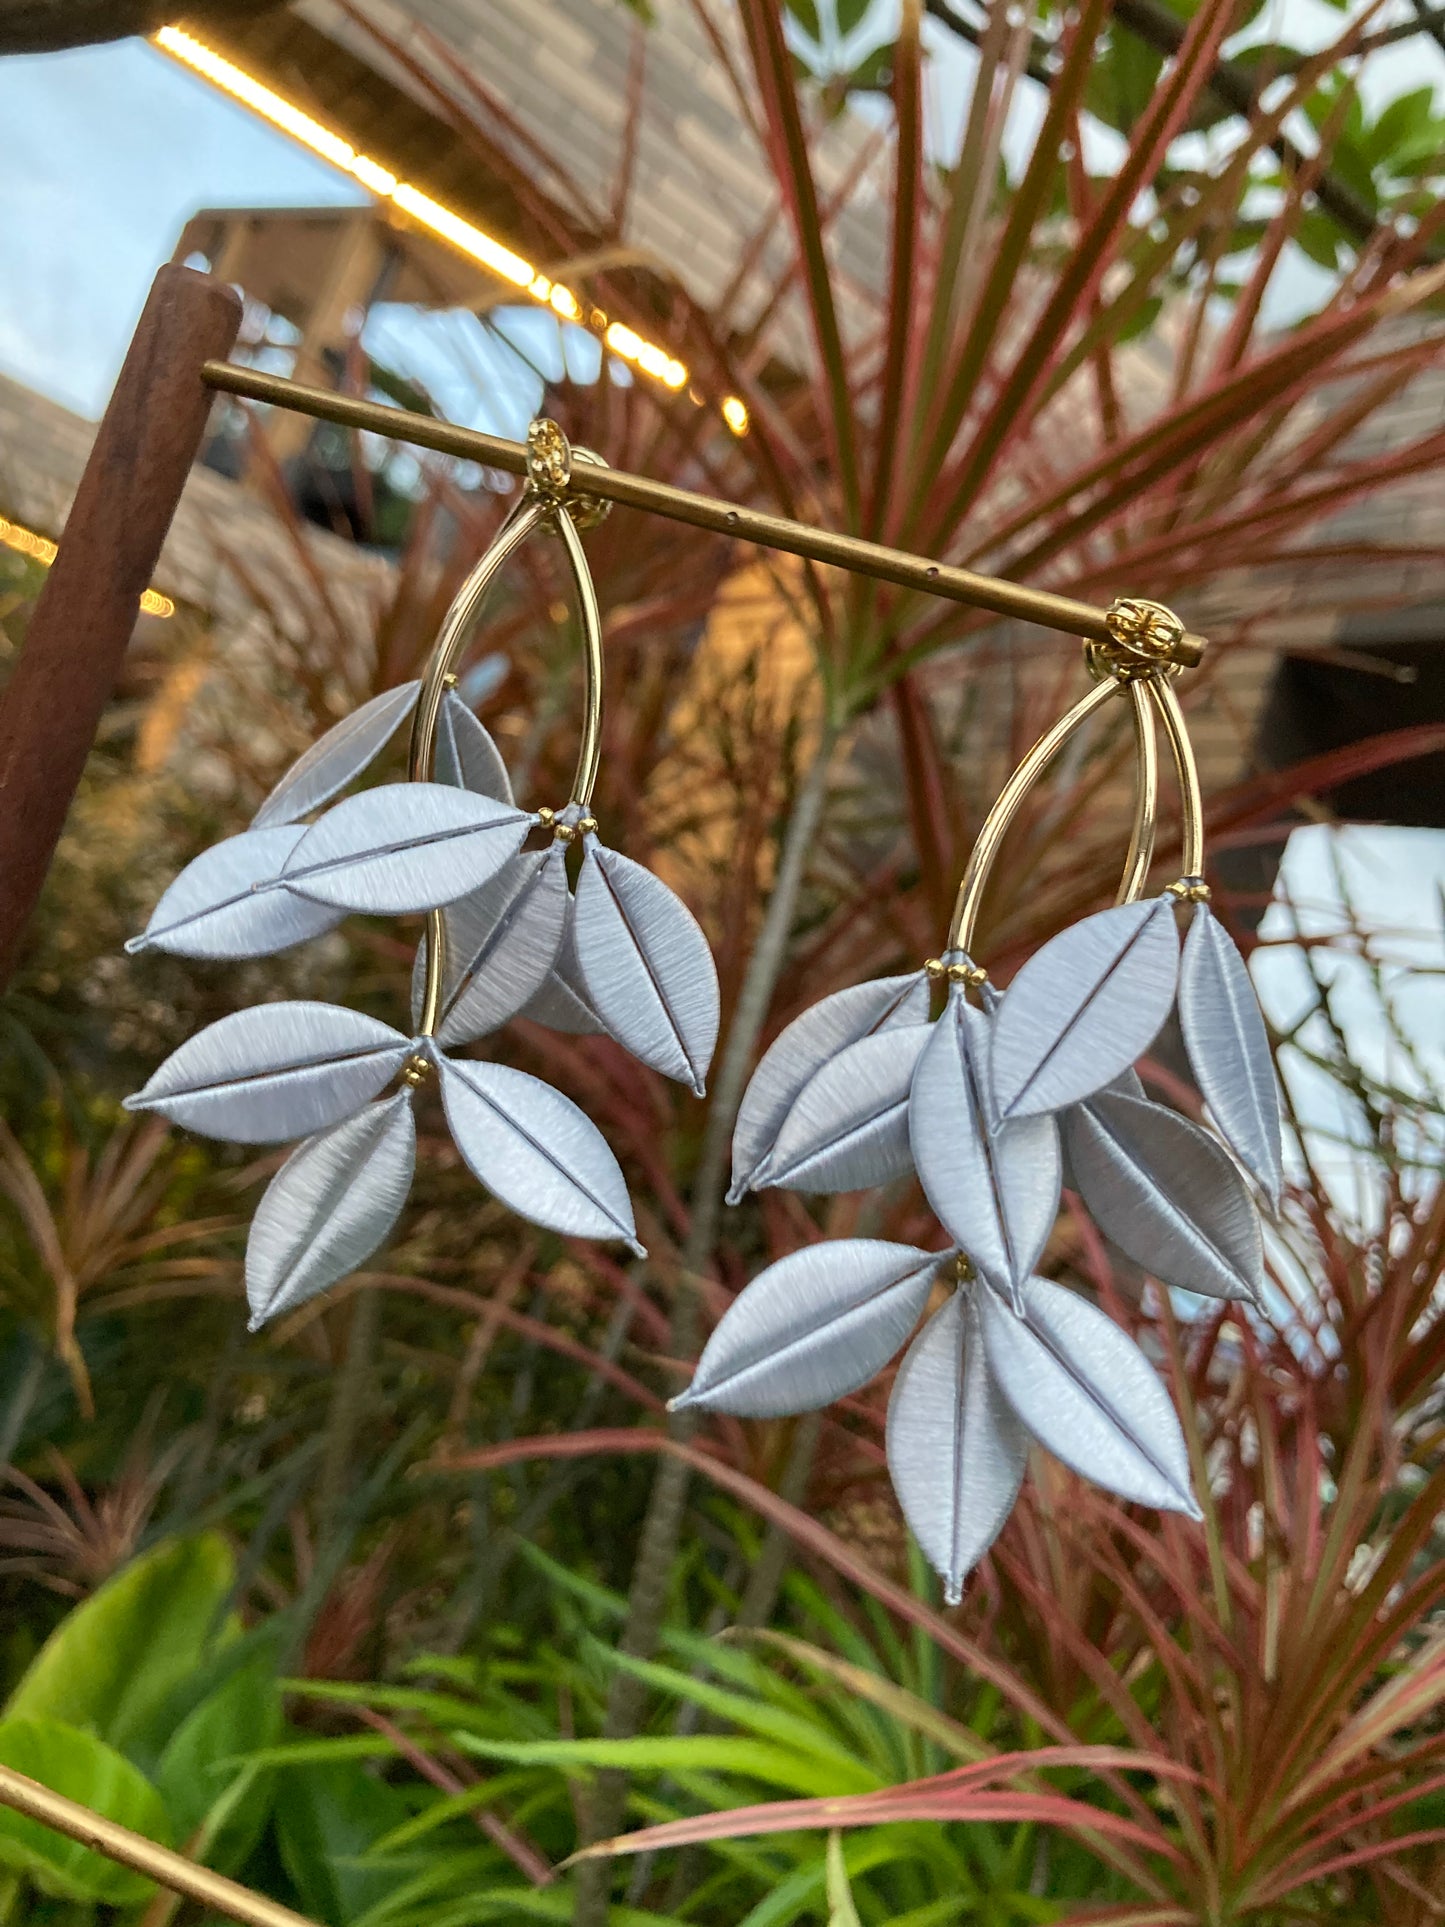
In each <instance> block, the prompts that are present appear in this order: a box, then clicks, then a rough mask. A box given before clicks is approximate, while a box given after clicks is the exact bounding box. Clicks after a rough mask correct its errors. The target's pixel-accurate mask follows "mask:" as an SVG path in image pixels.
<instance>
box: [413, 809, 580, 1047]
mask: <svg viewBox="0 0 1445 1927" xmlns="http://www.w3.org/2000/svg"><path fill="white" fill-rule="evenodd" d="M567 903H568V889H567V853H566V847H565V845H563V844H561V843H552V844H549V845H548V847H547V848H546V849H545V850H527V851H524V852H523V853H522V854H521V855H520V856H515V857H513V858H512V860H511V862H510V863H507V864H505V865H504V866H503V867H502V869H501V870H499V871H498V872H497V874H496V876H494V877H493V878H492V880H491V882H490V883H487V884H484V885H483V886H482V888H481V889H480V890H478V891H477V892H475V894H474V895H472V896H469V897H463V898H462V899H461V900H460V901H459V902H457V903H454V904H452V905H451V907H450V908H449V909H448V910H447V911H446V930H447V960H446V971H445V975H444V977H443V980H442V981H443V986H444V995H443V1000H442V1010H443V1012H444V1015H443V1018H442V1022H441V1025H440V1028H439V1029H438V1031H437V1037H438V1039H439V1041H440V1042H441V1043H443V1044H465V1043H469V1042H470V1041H471V1040H472V1039H473V1038H475V1037H484V1036H486V1034H487V1033H488V1031H493V1030H497V1029H499V1028H500V1026H501V1025H503V1024H505V1023H506V1022H507V1021H508V1019H509V1018H512V1017H515V1016H516V1014H517V1012H518V1011H519V1010H521V1008H522V1007H523V1005H524V1004H526V1003H527V1002H528V1000H529V999H530V998H532V997H534V996H535V995H536V994H537V992H538V991H539V990H540V989H541V988H542V985H543V984H544V983H545V982H546V981H547V978H548V977H549V976H550V975H551V972H552V966H553V964H554V963H555V962H556V960H557V952H558V949H559V948H560V946H561V942H562V931H563V927H564V925H565V923H566V920H567Z"/></svg>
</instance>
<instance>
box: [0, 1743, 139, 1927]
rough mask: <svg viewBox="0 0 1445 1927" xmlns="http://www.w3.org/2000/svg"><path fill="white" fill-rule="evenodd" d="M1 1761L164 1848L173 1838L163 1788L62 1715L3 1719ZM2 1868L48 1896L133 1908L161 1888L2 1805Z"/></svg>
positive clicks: (0, 1838) (0, 1824)
mask: <svg viewBox="0 0 1445 1927" xmlns="http://www.w3.org/2000/svg"><path fill="white" fill-rule="evenodd" d="M0 1762H3V1763H4V1765H6V1766H9V1767H13V1768H14V1769H15V1771H16V1772H17V1773H24V1774H28V1775H29V1777H30V1778H31V1779H32V1780H39V1781H40V1783H41V1784H42V1786H48V1787H49V1788H50V1789H51V1791H52V1792H54V1793H62V1794H64V1795H65V1797H66V1798H67V1799H68V1800H78V1801H79V1802H80V1803H81V1805H82V1806H87V1807H90V1808H91V1809H92V1811H93V1812H96V1813H99V1814H103V1815H104V1817H105V1818H106V1819H107V1820H114V1821H116V1822H118V1824H119V1825H121V1826H123V1827H129V1828H130V1829H131V1831H132V1832H133V1833H143V1834H144V1835H145V1836H146V1838H147V1839H149V1840H158V1841H160V1842H161V1844H162V1845H163V1846H169V1845H170V1843H171V1832H170V1825H169V1822H168V1820H167V1816H166V1810H165V1807H164V1806H163V1805H162V1803H161V1797H160V1795H159V1794H158V1793H157V1792H156V1790H155V1788H154V1787H153V1786H152V1785H151V1784H150V1782H149V1780H147V1779H146V1778H145V1776H144V1775H143V1774H142V1773H140V1772H138V1771H137V1770H136V1768H135V1767H133V1766H132V1765H131V1763H130V1761H129V1760H127V1759H124V1758H123V1757H122V1756H121V1755H120V1754H119V1753H117V1752H115V1751H114V1750H113V1749H112V1748H111V1747H108V1746H107V1745H106V1744H105V1742H104V1741H103V1740H98V1739H96V1737H95V1736H94V1734H92V1733H81V1732H78V1731H77V1730H76V1729H75V1728H74V1727H73V1726H66V1725H64V1724H63V1723H62V1722H61V1721H59V1720H42V1719H23V1720H11V1719H7V1720H3V1721H0ZM0 1865H4V1866H6V1867H13V1868H14V1869H15V1870H16V1871H17V1872H19V1873H24V1874H26V1875H28V1876H29V1878H30V1879H31V1880H32V1881H33V1882H34V1884H35V1885H36V1886H37V1887H39V1888H40V1890H41V1892H42V1893H47V1894H53V1895H55V1896H57V1897H58V1898H59V1899H62V1900H82V1901H103V1902H105V1903H106V1904H108V1905H110V1906H114V1907H129V1906H134V1905H136V1904H137V1903H139V1902H142V1901H145V1900H146V1899H148V1898H149V1896H150V1895H151V1894H153V1893H154V1892H155V1888H154V1886H153V1885H152V1883H151V1882H150V1881H149V1880H143V1879H142V1878H141V1876H140V1875H139V1874H135V1873H132V1872H131V1871H130V1870H129V1868H127V1867H119V1866H117V1865H116V1864H115V1862H114V1861H113V1860H107V1859H106V1858H105V1857H104V1856H103V1855H102V1854H98V1853H92V1852H91V1850H90V1849H89V1848H88V1847H83V1846H81V1844H80V1842H79V1841H78V1840H68V1839H67V1838H66V1837H65V1835H64V1834H62V1833H56V1832H54V1831H53V1830H52V1829H51V1828H50V1827H45V1826H42V1825H41V1824H40V1822H39V1821H38V1820H31V1819H27V1818H26V1816H25V1815H24V1814H20V1813H14V1812H12V1811H11V1810H10V1809H9V1808H8V1807H0ZM6 1918H9V1916H8V1915H7V1916H6Z"/></svg>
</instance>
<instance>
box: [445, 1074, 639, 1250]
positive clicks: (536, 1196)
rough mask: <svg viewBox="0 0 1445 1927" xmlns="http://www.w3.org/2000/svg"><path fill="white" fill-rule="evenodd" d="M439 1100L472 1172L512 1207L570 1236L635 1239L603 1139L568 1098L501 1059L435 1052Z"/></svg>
mask: <svg viewBox="0 0 1445 1927" xmlns="http://www.w3.org/2000/svg"><path fill="white" fill-rule="evenodd" d="M436 1061H437V1063H438V1065H439V1067H440V1070H441V1087H442V1101H443V1103H444V1104H445V1106H446V1113H447V1122H448V1124H449V1125H450V1126H451V1132H452V1136H453V1137H454V1138H455V1139H456V1144H457V1149H458V1150H459V1151H460V1152H461V1154H462V1156H463V1157H464V1158H465V1159H466V1161H467V1163H468V1165H469V1166H470V1167H471V1170H472V1173H473V1175H474V1176H475V1177H476V1178H477V1179H478V1180H479V1181H480V1182H481V1183H482V1184H484V1185H485V1186H486V1188H487V1189H488V1190H489V1191H491V1192H492V1193H494V1195H495V1196H497V1197H499V1198H500V1199H501V1200H502V1202H503V1204H507V1205H510V1206H511V1208H512V1210H513V1211H516V1212H518V1213H519V1214H520V1215H521V1216H522V1217H524V1218H529V1219H530V1220H531V1221H532V1223H533V1224H540V1225H545V1226H546V1227H547V1229H548V1230H551V1231H561V1232H565V1233H566V1234H567V1235H569V1236H571V1237H576V1238H603V1239H614V1238H617V1239H621V1240H622V1242H623V1243H624V1244H628V1245H630V1246H631V1247H632V1249H633V1251H634V1252H636V1254H637V1256H638V1257H639V1258H641V1257H645V1256H646V1255H647V1254H646V1253H645V1252H644V1250H643V1248H642V1246H641V1245H640V1244H639V1243H638V1242H637V1227H636V1225H635V1223H634V1222H633V1217H632V1202H631V1200H630V1199H629V1197H628V1195H627V1180H626V1179H625V1178H624V1177H623V1175H622V1171H621V1169H620V1167H619V1166H618V1163H617V1160H616V1158H615V1157H613V1155H612V1152H611V1151H610V1150H609V1149H608V1146H607V1141H606V1139H605V1138H604V1137H603V1136H602V1133H601V1132H600V1131H599V1130H598V1129H597V1126H596V1125H595V1124H594V1123H593V1122H592V1120H591V1119H590V1118H589V1117H587V1116H586V1115H585V1114H584V1113H583V1112H582V1111H580V1110H579V1109H578V1108H577V1106H576V1105H575V1104H574V1103H573V1102H572V1100H571V1099H570V1098H568V1097H564V1096H563V1095H562V1093H561V1092H560V1091H554V1090H553V1089H552V1087H551V1085H550V1084H544V1083H543V1082H542V1080H541V1078H539V1077H530V1076H528V1074H527V1073H526V1072H525V1071H516V1070H512V1069H510V1068H509V1067H508V1066H507V1065H505V1064H481V1063H474V1062H472V1061H471V1060H464V1061H460V1062H459V1061H456V1060H454V1059H452V1058H448V1057H442V1056H440V1055H439V1054H438V1056H437V1059H436Z"/></svg>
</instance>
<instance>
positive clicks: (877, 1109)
mask: <svg viewBox="0 0 1445 1927" xmlns="http://www.w3.org/2000/svg"><path fill="white" fill-rule="evenodd" d="M931 1029H932V1026H931V1025H929V1024H899V1025H897V1026H895V1027H894V1028H892V1029H889V1030H885V1031H879V1032H878V1033H877V1034H876V1035H875V1036H873V1037H861V1038H860V1039H859V1040H858V1042H857V1043H856V1044H849V1045H848V1047H847V1049H846V1050H841V1051H839V1053H838V1055H837V1056H836V1057H834V1058H832V1059H831V1060H830V1061H829V1062H828V1063H826V1064H825V1065H824V1066H823V1068H822V1070H820V1071H819V1072H818V1074H817V1076H816V1077H812V1078H810V1079H809V1080H808V1082H807V1083H806V1084H805V1085H804V1086H803V1088H802V1090H801V1091H800V1092H799V1093H798V1095H797V1097H796V1098H795V1099H794V1100H793V1107H792V1109H791V1110H790V1111H789V1112H788V1115H787V1117H786V1118H785V1119H784V1121H783V1127H782V1129H781V1130H780V1131H779V1132H778V1137H777V1142H776V1143H775V1144H774V1146H773V1148H772V1151H771V1152H770V1153H769V1155H768V1156H767V1157H766V1158H765V1159H764V1160H763V1163H762V1165H761V1167H760V1168H759V1169H758V1170H757V1171H756V1172H755V1173H754V1177H753V1183H754V1185H755V1186H756V1187H757V1188H758V1189H759V1190H761V1189H762V1188H763V1187H764V1186H771V1185H781V1186H782V1187H783V1188H784V1189H785V1190H788V1191H863V1190H867V1189H868V1188H869V1187H870V1186H872V1185H875V1184H889V1183H891V1182H892V1180H893V1179H894V1178H900V1177H904V1176H906V1175H907V1173H908V1172H909V1171H910V1170H911V1169H912V1157H911V1155H910V1152H909V1148H908V1090H909V1085H910V1084H911V1083H912V1081H913V1068H914V1066H915V1064H917V1062H918V1058H919V1053H920V1052H921V1051H922V1049H923V1047H924V1045H925V1044H926V1043H927V1042H928V1037H929V1032H930V1030H931Z"/></svg>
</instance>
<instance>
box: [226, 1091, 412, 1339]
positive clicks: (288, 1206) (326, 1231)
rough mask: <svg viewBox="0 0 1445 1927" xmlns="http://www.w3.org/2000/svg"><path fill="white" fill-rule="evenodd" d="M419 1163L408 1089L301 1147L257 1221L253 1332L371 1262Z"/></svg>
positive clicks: (250, 1285)
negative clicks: (417, 1162) (358, 1267)
mask: <svg viewBox="0 0 1445 1927" xmlns="http://www.w3.org/2000/svg"><path fill="white" fill-rule="evenodd" d="M415 1167H416V1123H415V1120H414V1119H413V1117H412V1108H411V1092H410V1091H401V1092H399V1093H398V1094H397V1095H396V1096H395V1097H389V1098H386V1099H384V1100H383V1101H382V1102H381V1103H378V1104H368V1105H366V1106H365V1107H364V1108H363V1109H362V1110H360V1111H358V1112H357V1113H356V1115H355V1116H354V1117H348V1118H344V1119H343V1120H342V1122H341V1123H340V1124H334V1125H333V1126H332V1127H331V1129H330V1130H329V1131H323V1132H321V1133H320V1135H319V1136H317V1137H311V1138H308V1139H307V1140H306V1142H305V1143H304V1144H299V1145H298V1146H297V1147H296V1149H295V1150H294V1151H293V1152H292V1153H291V1155H290V1157H289V1158H287V1160H286V1162H285V1163H284V1164H283V1165H282V1166H281V1169H280V1170H279V1171H278V1172H277V1173H276V1175H275V1177H274V1178H272V1180H271V1182H270V1184H268V1185H267V1187H266V1191H265V1195H264V1196H263V1197H262V1199H261V1202H260V1204H259V1205H257V1207H256V1215H255V1217H254V1218H253V1219H252V1220H251V1230H250V1235H249V1236H248V1238H247V1240H246V1299H247V1302H248V1303H249V1305H250V1307H251V1322H250V1329H251V1330H252V1331H259V1330H260V1328H261V1326H262V1325H264V1324H265V1323H266V1321H267V1320H268V1319H270V1318H274V1317H275V1316H276V1315H277V1313H278V1312H283V1311H292V1310H294V1309H295V1307H296V1306H297V1305H304V1304H305V1303H306V1301H307V1299H308V1298H314V1297H315V1296H316V1294H317V1293H318V1292H320V1291H324V1290H325V1289H326V1287H327V1286H328V1285H334V1284H335V1283H336V1281H337V1279H338V1278H344V1277H345V1276H346V1275H347V1273H348V1272H351V1271H355V1269H356V1267H357V1266H358V1265H360V1264H364V1263H365V1261H366V1260H367V1259H368V1258H369V1257H370V1256H371V1254H372V1252H373V1251H375V1250H376V1249H377V1247H378V1246H379V1245H380V1244H381V1243H382V1242H383V1241H384V1240H385V1239H386V1237H387V1236H388V1235H389V1233H390V1231H391V1228H392V1226H393V1225H394V1224H395V1223H396V1221H397V1219H398V1217H399V1216H400V1215H401V1208H402V1206H403V1205H404V1204H405V1203H406V1197H407V1193H408V1191H410V1189H411V1180H412V1173H413V1171H414V1169H415Z"/></svg>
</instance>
